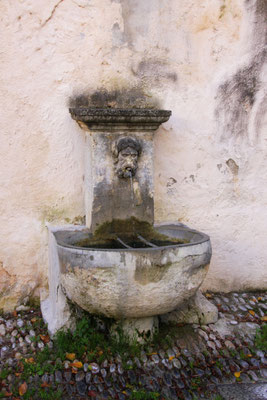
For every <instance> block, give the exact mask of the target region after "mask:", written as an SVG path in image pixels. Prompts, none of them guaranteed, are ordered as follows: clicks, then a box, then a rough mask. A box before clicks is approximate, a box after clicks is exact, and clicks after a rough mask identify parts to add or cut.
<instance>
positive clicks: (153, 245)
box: [137, 235, 158, 247]
mask: <svg viewBox="0 0 267 400" xmlns="http://www.w3.org/2000/svg"><path fill="white" fill-rule="evenodd" d="M137 237H138V239H140V240H141V241H142V242H143V243H145V244H147V245H148V246H150V247H158V246H156V245H155V244H153V243H150V242H149V241H148V240H146V239H145V238H143V236H141V235H137Z"/></svg>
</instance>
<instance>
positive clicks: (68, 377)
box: [63, 371, 72, 382]
mask: <svg viewBox="0 0 267 400" xmlns="http://www.w3.org/2000/svg"><path fill="white" fill-rule="evenodd" d="M63 376H64V379H65V380H66V382H70V381H71V378H72V373H71V372H70V371H65V372H64V373H63Z"/></svg>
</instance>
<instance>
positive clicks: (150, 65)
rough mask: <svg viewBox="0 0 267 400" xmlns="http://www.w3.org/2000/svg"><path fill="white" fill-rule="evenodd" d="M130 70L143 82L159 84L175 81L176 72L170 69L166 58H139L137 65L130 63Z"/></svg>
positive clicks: (176, 77)
mask: <svg viewBox="0 0 267 400" xmlns="http://www.w3.org/2000/svg"><path fill="white" fill-rule="evenodd" d="M131 71H132V73H133V75H134V76H135V77H138V78H139V79H141V81H142V82H143V84H146V83H147V84H149V86H152V85H157V86H160V85H162V84H163V83H166V82H172V83H176V82H177V80H178V76H177V73H176V72H174V71H171V70H170V68H169V65H168V63H167V62H166V60H161V59H157V58H149V59H145V58H144V59H143V60H141V61H140V62H139V63H138V64H137V66H134V65H132V67H131Z"/></svg>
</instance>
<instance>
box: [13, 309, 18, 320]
mask: <svg viewBox="0 0 267 400" xmlns="http://www.w3.org/2000/svg"><path fill="white" fill-rule="evenodd" d="M13 315H14V317H15V318H17V316H18V313H17V311H16V310H14V311H13Z"/></svg>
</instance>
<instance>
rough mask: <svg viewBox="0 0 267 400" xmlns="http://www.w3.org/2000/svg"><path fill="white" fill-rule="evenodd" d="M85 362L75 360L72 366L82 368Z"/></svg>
mask: <svg viewBox="0 0 267 400" xmlns="http://www.w3.org/2000/svg"><path fill="white" fill-rule="evenodd" d="M82 366H83V363H81V361H75V362H73V363H70V367H75V368H82Z"/></svg>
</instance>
